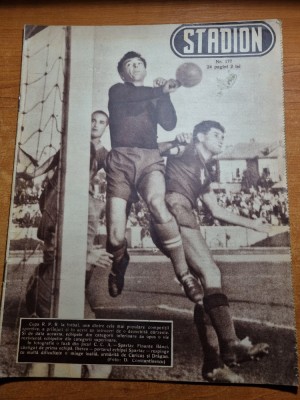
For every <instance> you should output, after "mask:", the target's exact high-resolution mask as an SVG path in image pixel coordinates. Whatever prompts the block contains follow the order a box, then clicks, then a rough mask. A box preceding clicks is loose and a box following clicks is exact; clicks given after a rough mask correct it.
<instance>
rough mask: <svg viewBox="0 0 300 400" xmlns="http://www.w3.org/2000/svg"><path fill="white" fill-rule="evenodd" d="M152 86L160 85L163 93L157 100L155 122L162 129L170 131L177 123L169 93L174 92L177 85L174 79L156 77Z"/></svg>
mask: <svg viewBox="0 0 300 400" xmlns="http://www.w3.org/2000/svg"><path fill="white" fill-rule="evenodd" d="M153 86H154V87H155V88H156V87H161V88H162V91H163V94H164V96H161V97H159V99H158V100H157V104H156V111H157V122H158V123H159V125H160V126H161V127H162V128H163V129H164V130H166V131H172V130H173V129H174V128H175V127H176V124H177V115H176V111H175V108H174V106H173V104H172V102H171V99H170V93H173V92H175V91H176V90H177V89H178V87H179V85H178V83H177V81H176V80H175V79H164V78H156V79H155V80H154V81H153Z"/></svg>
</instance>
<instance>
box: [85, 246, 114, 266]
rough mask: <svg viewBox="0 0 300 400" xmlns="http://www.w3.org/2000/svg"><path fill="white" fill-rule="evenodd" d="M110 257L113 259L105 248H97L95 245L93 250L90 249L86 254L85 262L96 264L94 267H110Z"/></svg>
mask: <svg viewBox="0 0 300 400" xmlns="http://www.w3.org/2000/svg"><path fill="white" fill-rule="evenodd" d="M112 259H113V256H112V254H110V253H107V252H106V250H105V249H103V248H98V247H96V246H95V247H94V248H93V250H91V251H90V252H89V253H88V256H87V262H88V263H89V264H93V265H96V267H100V268H104V269H106V268H111V266H112Z"/></svg>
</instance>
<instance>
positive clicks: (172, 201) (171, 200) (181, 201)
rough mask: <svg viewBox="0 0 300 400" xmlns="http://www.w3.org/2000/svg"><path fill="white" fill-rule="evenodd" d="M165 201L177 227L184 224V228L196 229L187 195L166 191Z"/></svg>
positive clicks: (194, 218) (196, 225)
mask: <svg viewBox="0 0 300 400" xmlns="http://www.w3.org/2000/svg"><path fill="white" fill-rule="evenodd" d="M166 203H167V206H168V209H169V211H170V213H171V214H172V215H173V216H174V217H175V219H176V221H177V224H178V225H179V228H180V227H181V226H184V227H186V228H191V229H198V224H197V220H196V217H195V215H194V213H193V207H192V204H191V202H190V200H188V198H187V197H185V196H184V195H183V194H181V193H177V192H167V193H166Z"/></svg>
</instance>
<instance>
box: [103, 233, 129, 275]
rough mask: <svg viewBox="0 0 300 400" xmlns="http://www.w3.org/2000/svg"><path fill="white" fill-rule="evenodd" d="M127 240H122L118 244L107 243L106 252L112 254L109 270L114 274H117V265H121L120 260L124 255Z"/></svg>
mask: <svg viewBox="0 0 300 400" xmlns="http://www.w3.org/2000/svg"><path fill="white" fill-rule="evenodd" d="M126 249H127V242H126V240H124V242H123V243H122V244H121V245H118V246H112V245H110V244H107V252H108V253H110V254H112V255H113V265H112V269H111V271H112V272H113V273H114V274H117V273H119V272H121V271H119V266H120V265H121V261H122V260H123V257H124V255H125V254H126Z"/></svg>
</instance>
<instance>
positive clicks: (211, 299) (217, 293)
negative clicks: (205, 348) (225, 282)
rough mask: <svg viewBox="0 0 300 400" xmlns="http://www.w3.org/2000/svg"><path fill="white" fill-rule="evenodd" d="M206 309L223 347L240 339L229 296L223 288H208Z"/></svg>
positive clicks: (205, 298) (205, 297)
mask: <svg viewBox="0 0 300 400" xmlns="http://www.w3.org/2000/svg"><path fill="white" fill-rule="evenodd" d="M203 303H204V309H205V311H206V312H207V313H208V314H209V316H210V318H211V321H212V324H213V326H214V328H215V330H216V333H217V335H218V338H219V344H220V348H221V352H222V349H224V348H226V346H227V345H228V344H229V343H232V342H235V341H236V340H238V338H237V336H236V332H235V328H234V324H233V320H232V317H231V313H230V309H229V304H228V299H227V296H226V295H225V294H224V293H222V290H221V289H218V288H216V289H208V290H207V291H206V295H205V296H204V298H203Z"/></svg>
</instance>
